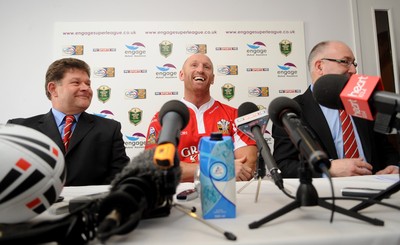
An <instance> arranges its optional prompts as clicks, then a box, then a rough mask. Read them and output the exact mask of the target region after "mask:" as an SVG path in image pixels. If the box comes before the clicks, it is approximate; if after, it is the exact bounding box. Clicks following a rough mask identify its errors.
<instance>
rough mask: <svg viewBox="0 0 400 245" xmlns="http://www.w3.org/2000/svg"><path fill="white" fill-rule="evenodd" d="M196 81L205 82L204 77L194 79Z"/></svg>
mask: <svg viewBox="0 0 400 245" xmlns="http://www.w3.org/2000/svg"><path fill="white" fill-rule="evenodd" d="M194 80H195V81H203V82H204V80H205V79H204V77H194Z"/></svg>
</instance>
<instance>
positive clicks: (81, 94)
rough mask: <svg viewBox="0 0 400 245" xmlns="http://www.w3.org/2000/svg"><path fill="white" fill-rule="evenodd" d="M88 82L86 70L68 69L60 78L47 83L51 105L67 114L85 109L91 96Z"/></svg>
mask: <svg viewBox="0 0 400 245" xmlns="http://www.w3.org/2000/svg"><path fill="white" fill-rule="evenodd" d="M90 83H91V82H90V78H89V76H88V74H87V73H86V71H84V70H79V69H76V68H71V69H69V70H68V71H66V72H65V74H64V77H63V78H62V79H61V80H59V81H51V82H49V83H48V85H47V86H48V91H49V92H50V94H51V102H52V105H53V107H54V108H55V109H57V110H59V111H61V112H63V113H65V114H67V115H71V114H77V113H81V112H83V111H85V110H86V109H87V108H88V107H89V106H90V102H91V101H92V96H93V91H92V89H91V87H90Z"/></svg>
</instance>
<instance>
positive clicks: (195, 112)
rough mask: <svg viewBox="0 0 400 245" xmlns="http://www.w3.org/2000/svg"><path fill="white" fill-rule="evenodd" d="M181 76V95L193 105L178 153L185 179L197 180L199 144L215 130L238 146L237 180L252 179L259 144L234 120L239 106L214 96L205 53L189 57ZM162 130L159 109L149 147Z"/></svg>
mask: <svg viewBox="0 0 400 245" xmlns="http://www.w3.org/2000/svg"><path fill="white" fill-rule="evenodd" d="M179 79H180V80H181V81H183V82H184V97H183V98H182V99H181V101H182V102H183V103H185V104H186V106H187V107H188V108H189V112H190V120H189V124H188V125H187V126H186V128H184V129H183V130H182V131H181V136H180V139H179V145H178V153H179V157H180V160H181V163H180V166H181V168H182V178H181V181H182V182H190V181H193V178H194V174H195V171H196V169H197V166H198V163H199V150H198V144H199V142H200V138H201V137H203V136H210V134H211V133H212V132H221V133H222V134H223V135H226V136H231V137H232V139H233V142H234V147H235V170H236V180H250V179H252V178H253V173H254V171H255V168H256V160H257V146H256V142H255V141H254V140H252V139H250V138H249V137H248V136H246V135H245V134H243V133H242V132H241V131H239V130H238V129H237V128H236V125H235V123H234V120H235V119H236V118H237V116H238V113H237V109H236V108H233V107H230V106H228V105H225V104H222V103H221V102H219V101H216V100H214V99H213V98H212V97H211V95H210V87H211V85H212V84H214V67H213V63H212V62H211V60H210V58H209V57H208V56H207V55H205V54H200V53H198V54H194V55H191V56H190V57H188V58H187V59H186V61H185V63H184V64H183V66H182V70H181V71H180V72H179ZM160 131H161V125H160V122H159V121H158V113H156V114H155V115H154V117H153V119H152V120H151V122H150V125H149V128H148V131H147V139H146V149H148V148H152V147H155V146H156V145H157V139H158V137H159V134H160Z"/></svg>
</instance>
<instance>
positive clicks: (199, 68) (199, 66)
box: [196, 64, 204, 72]
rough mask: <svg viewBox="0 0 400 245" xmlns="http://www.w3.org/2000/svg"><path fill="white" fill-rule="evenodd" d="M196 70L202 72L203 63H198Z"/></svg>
mask: <svg viewBox="0 0 400 245" xmlns="http://www.w3.org/2000/svg"><path fill="white" fill-rule="evenodd" d="M196 70H197V71H198V72H203V71H204V65H203V64H199V65H198V66H197V67H196Z"/></svg>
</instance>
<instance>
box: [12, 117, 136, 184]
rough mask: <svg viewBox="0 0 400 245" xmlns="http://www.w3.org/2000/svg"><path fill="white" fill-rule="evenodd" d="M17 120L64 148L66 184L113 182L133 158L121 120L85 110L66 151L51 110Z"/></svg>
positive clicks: (17, 122) (15, 122)
mask: <svg viewBox="0 0 400 245" xmlns="http://www.w3.org/2000/svg"><path fill="white" fill-rule="evenodd" d="M7 123H14V124H19V125H23V126H27V127H30V128H33V129H36V130H38V131H40V132H42V133H43V134H45V135H47V136H48V137H50V138H51V139H52V140H53V141H54V142H55V143H56V144H57V145H58V146H59V147H60V149H61V150H62V151H63V153H64V157H65V167H66V177H67V178H66V182H65V185H66V186H81V185H104V184H110V183H111V181H112V180H113V178H114V177H115V175H116V174H117V173H119V172H120V171H121V170H122V168H123V167H124V166H125V165H126V164H127V163H128V162H129V158H128V156H127V155H126V152H125V146H124V141H123V139H122V133H121V124H120V123H119V122H117V121H114V120H110V119H106V118H101V117H98V116H94V115H90V114H88V113H86V112H83V113H82V114H81V116H80V117H79V121H78V123H77V125H76V127H75V130H74V132H73V134H72V137H71V139H70V143H69V147H68V151H67V152H65V149H64V145H63V143H62V139H61V135H60V132H59V130H58V128H57V125H56V122H55V119H54V116H53V114H52V112H51V111H50V112H49V113H47V114H43V115H37V116H34V117H30V118H17V119H11V120H9V121H8V122H7Z"/></svg>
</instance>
